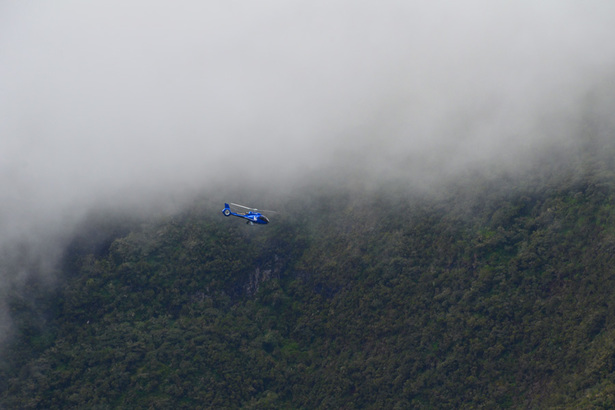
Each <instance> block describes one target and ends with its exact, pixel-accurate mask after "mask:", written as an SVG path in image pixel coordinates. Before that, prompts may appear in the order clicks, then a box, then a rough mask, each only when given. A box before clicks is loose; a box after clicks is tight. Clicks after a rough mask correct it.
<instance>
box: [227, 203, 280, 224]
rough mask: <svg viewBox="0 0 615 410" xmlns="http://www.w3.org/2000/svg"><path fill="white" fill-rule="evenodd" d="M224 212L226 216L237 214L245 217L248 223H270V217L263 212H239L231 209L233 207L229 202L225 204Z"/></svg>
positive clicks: (239, 216)
mask: <svg viewBox="0 0 615 410" xmlns="http://www.w3.org/2000/svg"><path fill="white" fill-rule="evenodd" d="M222 214H223V215H224V216H236V217H238V218H242V219H245V220H246V221H247V223H248V224H250V225H254V224H258V225H266V224H268V223H269V219H267V217H266V216H265V215H263V214H261V213H260V212H253V211H248V212H245V213H237V212H233V211H231V208H230V207H229V205H228V204H224V209H223V210H222Z"/></svg>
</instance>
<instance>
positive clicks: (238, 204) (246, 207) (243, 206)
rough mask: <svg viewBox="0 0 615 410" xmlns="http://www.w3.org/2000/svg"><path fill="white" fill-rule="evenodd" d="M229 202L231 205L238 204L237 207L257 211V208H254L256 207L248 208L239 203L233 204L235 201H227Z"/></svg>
mask: <svg viewBox="0 0 615 410" xmlns="http://www.w3.org/2000/svg"><path fill="white" fill-rule="evenodd" d="M229 203H230V204H231V205H233V206H239V207H241V208H245V209H250V210H252V211H258V209H256V208H250V207H249V206H244V205H239V204H235V203H233V202H229Z"/></svg>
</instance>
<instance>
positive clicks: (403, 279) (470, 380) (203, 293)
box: [0, 143, 615, 409]
mask: <svg viewBox="0 0 615 410" xmlns="http://www.w3.org/2000/svg"><path fill="white" fill-rule="evenodd" d="M581 148H582V150H583V151H582V152H580V153H579V154H578V155H575V156H567V157H564V158H560V160H559V161H558V162H554V163H549V164H545V163H543V164H541V166H540V167H536V169H532V170H530V172H528V173H526V174H523V175H516V176H514V177H511V176H509V177H505V176H504V175H498V176H493V177H489V178H487V177H484V176H482V177H481V176H476V177H475V178H473V179H471V180H469V179H467V178H466V179H464V180H465V181H470V182H465V183H459V182H458V181H457V182H456V183H455V184H451V186H450V187H448V188H447V189H444V190H442V191H441V192H440V193H439V194H437V195H435V194H434V195H431V194H424V195H422V196H420V195H409V194H403V193H400V192H404V190H402V189H399V188H396V189H394V187H392V186H383V187H381V188H379V189H377V190H359V189H348V190H346V191H343V192H340V190H339V189H338V190H337V192H335V193H330V192H327V191H326V190H321V191H318V190H316V189H315V190H313V191H311V192H310V193H309V194H307V193H304V194H303V195H294V196H293V197H292V199H290V200H287V201H286V202H280V205H281V206H282V207H283V208H284V209H285V210H286V212H284V213H283V214H282V216H279V217H278V219H277V220H274V221H273V223H272V224H270V225H268V226H266V227H258V226H256V227H249V226H245V225H244V224H243V223H241V222H240V221H238V220H231V219H225V218H224V217H223V216H222V215H221V213H220V211H219V209H217V208H213V209H212V208H210V207H209V206H205V205H202V204H197V205H194V206H193V207H192V209H190V210H187V211H185V212H183V213H182V214H179V215H175V216H173V217H167V218H155V219H151V220H148V221H145V222H142V223H138V224H137V223H133V225H130V228H129V229H128V228H126V229H124V230H122V229H115V228H113V227H112V225H113V223H112V222H109V223H108V226H107V227H106V228H105V229H106V231H105V232H106V234H105V235H99V237H98V238H97V240H96V241H93V242H91V243H88V242H87V240H86V239H87V238H84V237H80V238H77V239H76V240H75V242H74V243H73V244H72V245H71V247H69V251H68V252H67V254H66V258H65V261H64V264H63V266H64V268H63V269H64V272H65V275H64V279H63V282H62V285H61V286H60V287H59V288H58V289H57V291H55V292H54V293H53V295H51V296H49V295H48V294H45V293H44V292H43V291H42V290H41V289H38V288H31V289H30V290H29V291H28V292H29V293H30V296H29V297H30V298H34V297H38V299H40V300H39V301H38V302H36V303H34V302H33V304H30V305H27V304H24V302H23V300H25V299H24V298H23V297H22V298H17V297H16V298H14V299H13V300H12V301H11V302H10V303H11V304H12V305H11V306H12V308H13V311H14V313H15V315H16V316H15V317H22V318H23V322H24V323H29V325H28V326H26V325H23V326H22V328H21V331H22V333H21V335H20V336H19V337H18V338H17V339H16V340H15V341H14V345H13V346H12V347H10V349H9V354H8V355H7V356H10V357H11V359H10V360H8V361H7V363H8V364H7V365H4V366H3V367H2V368H1V369H0V370H1V371H2V372H1V373H0V377H1V378H0V385H1V386H3V387H2V391H1V395H0V404H1V405H2V406H3V407H5V408H71V407H74V408H115V407H119V408H194V407H211V408H246V409H249V408H254V409H266V408H276V409H279V408H347V409H350V408H378V409H381V408H460V407H461V408H479V407H483V408H498V407H511V408H549V407H552V408H555V407H557V408H611V407H613V406H614V405H615V292H614V289H615V256H614V255H615V205H614V194H615V172H614V171H615V167H614V164H613V161H612V159H613V158H615V151H614V150H613V149H612V146H610V145H609V146H605V145H604V144H602V143H601V145H599V147H598V148H596V147H595V146H594V145H591V144H590V145H589V146H585V147H581ZM581 148H580V149H581ZM393 192H396V193H393ZM308 196H309V201H308ZM306 202H308V204H306ZM219 208H220V209H221V207H219ZM295 212H299V213H298V214H295ZM295 215H297V216H296V217H295ZM97 224H98V225H97V226H98V228H97V229H96V232H99V233H100V232H101V230H104V229H102V228H101V226H99V225H100V221H99V222H98V223H97ZM123 226H127V225H126V224H124V225H123ZM84 244H86V245H87V246H86V245H84ZM44 295H47V296H46V297H44ZM28 300H31V299H28ZM20 303H21V304H20ZM32 306H37V309H39V310H41V309H42V308H41V306H44V307H45V311H47V312H50V313H49V315H50V317H49V318H48V319H47V321H46V322H45V324H44V325H41V324H40V323H39V324H37V323H35V318H36V317H38V316H37V314H35V313H36V312H34V310H35V308H34V307H32ZM33 312H34V313H33ZM19 315H21V316H19Z"/></svg>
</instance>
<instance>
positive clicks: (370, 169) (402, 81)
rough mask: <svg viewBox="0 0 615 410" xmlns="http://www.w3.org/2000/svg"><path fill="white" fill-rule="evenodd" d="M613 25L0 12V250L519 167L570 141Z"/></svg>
mask: <svg viewBox="0 0 615 410" xmlns="http://www.w3.org/2000/svg"><path fill="white" fill-rule="evenodd" d="M614 15H615V3H613V2H611V1H598V0H589V1H584V2H578V1H565V0H562V1H546V0H545V1H542V2H535V1H532V2H530V1H518V2H493V1H486V0H471V1H465V2H446V1H418V0H414V1H392V0H385V1H379V2H356V1H341V0H332V1H327V2H298V1H275V0H263V1H257V2H256V1H224V2H208V1H188V0H184V1H176V2H168V1H131V2H123V1H113V0H105V1H88V2H83V1H76V0H75V1H70V0H60V1H55V2H42V1H31V2H1V3H0V182H1V183H2V191H1V192H0V246H2V247H3V249H5V252H8V253H11V252H12V251H11V249H12V248H11V246H12V245H13V244H14V243H15V242H16V241H20V240H23V239H24V238H25V239H27V240H28V241H35V242H36V238H38V245H37V246H39V247H40V248H46V247H48V245H44V243H47V241H50V242H53V239H49V238H54V235H57V233H58V232H68V231H69V230H70V227H71V226H72V224H74V223H76V222H77V221H78V220H79V218H81V217H82V215H84V214H86V213H87V212H88V210H89V209H91V208H93V207H96V206H101V205H102V206H108V207H118V208H122V207H134V206H138V205H143V204H148V203H151V202H153V201H155V202H157V203H160V202H164V201H167V200H168V201H169V202H170V203H173V204H177V203H181V202H182V201H183V200H184V198H189V197H190V196H191V195H194V194H196V193H198V192H200V191H202V190H204V189H208V188H211V187H215V186H220V185H221V184H223V183H224V184H229V185H232V186H234V187H237V188H241V187H243V186H245V187H246V189H254V187H258V186H265V185H266V186H267V187H268V189H270V190H271V189H274V190H275V189H276V187H279V189H280V190H282V191H283V190H284V189H286V188H288V187H292V186H294V185H296V184H300V183H303V182H304V181H305V180H309V179H311V178H315V177H314V175H319V176H322V175H325V176H326V175H327V173H328V172H330V173H331V174H332V175H333V174H339V173H340V172H342V173H343V171H344V170H347V169H360V170H361V171H362V172H363V173H364V174H365V175H369V176H371V177H372V178H373V179H374V180H382V179H387V178H392V177H395V178H399V177H400V176H404V175H407V176H408V178H409V179H414V180H416V181H428V183H429V184H436V183H437V182H438V178H439V177H440V176H442V175H448V174H451V173H455V172H458V171H459V170H462V169H464V168H466V167H468V166H476V164H491V165H493V164H498V166H501V167H509V168H511V169H515V168H519V167H523V166H524V164H525V161H526V159H527V158H528V157H531V156H532V155H534V154H535V153H536V152H538V151H544V150H548V149H549V147H551V146H552V144H560V143H566V142H567V141H570V140H571V139H573V138H574V137H575V135H576V134H575V130H577V129H578V127H577V122H578V121H579V115H580V112H581V111H582V109H583V107H584V105H583V104H584V102H585V101H586V99H587V96H588V95H589V94H590V93H591V92H592V90H595V89H597V87H600V85H601V84H602V83H603V82H604V81H605V78H608V76H609V75H610V73H612V72H613V69H614V68H615V43H614V42H613V39H614V38H615V25H614V24H612V16H614ZM606 112H607V113H608V112H610V111H609V110H606ZM41 238H44V240H41ZM54 252H56V251H49V253H50V254H54ZM11 275H12V274H9V273H7V271H6V270H5V272H3V273H2V278H3V285H2V287H3V288H5V287H6V286H8V285H7V284H12V285H14V284H15V283H16V282H15V279H14V277H13V276H14V275H13V276H11ZM7 276H8V277H7ZM4 316H6V315H5V314H2V315H0V320H2V317H4ZM2 323H5V321H4V320H2Z"/></svg>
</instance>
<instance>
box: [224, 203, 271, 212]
mask: <svg viewBox="0 0 615 410" xmlns="http://www.w3.org/2000/svg"><path fill="white" fill-rule="evenodd" d="M229 203H230V204H231V205H233V206H239V207H241V208H245V209H249V210H251V211H258V212H273V213H274V214H277V213H278V212H277V211H269V210H267V209H256V208H250V207H249V206H245V205H239V204H236V203H233V202H229Z"/></svg>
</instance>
